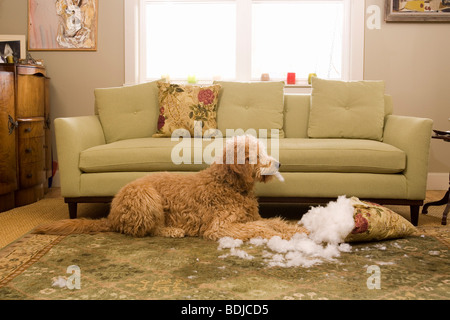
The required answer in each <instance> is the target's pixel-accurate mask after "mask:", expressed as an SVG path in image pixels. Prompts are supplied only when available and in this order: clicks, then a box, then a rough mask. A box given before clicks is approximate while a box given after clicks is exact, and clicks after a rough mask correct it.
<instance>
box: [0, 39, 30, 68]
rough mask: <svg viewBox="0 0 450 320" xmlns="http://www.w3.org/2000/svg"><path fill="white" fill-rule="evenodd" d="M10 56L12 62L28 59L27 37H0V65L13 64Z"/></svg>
mask: <svg viewBox="0 0 450 320" xmlns="http://www.w3.org/2000/svg"><path fill="white" fill-rule="evenodd" d="M9 56H12V59H13V61H12V62H18V61H19V59H25V58H26V56H27V52H26V46H25V35H0V63H7V62H11V60H9V59H11V58H9V59H8V57H9ZM8 60H9V61H8Z"/></svg>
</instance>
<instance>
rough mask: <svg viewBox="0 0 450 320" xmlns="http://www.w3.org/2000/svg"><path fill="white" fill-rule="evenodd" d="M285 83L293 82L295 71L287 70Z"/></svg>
mask: <svg viewBox="0 0 450 320" xmlns="http://www.w3.org/2000/svg"><path fill="white" fill-rule="evenodd" d="M286 83H287V84H295V72H288V74H287V82H286Z"/></svg>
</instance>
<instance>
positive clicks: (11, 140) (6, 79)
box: [0, 71, 17, 195]
mask: <svg viewBox="0 0 450 320" xmlns="http://www.w3.org/2000/svg"><path fill="white" fill-rule="evenodd" d="M10 117H11V120H13V122H15V120H16V117H15V111H14V73H13V72H3V71H0V195H2V194H6V193H9V192H12V191H14V190H16V189H17V164H16V130H15V129H14V125H13V123H10V121H9V120H10ZM11 130H12V131H11Z"/></svg>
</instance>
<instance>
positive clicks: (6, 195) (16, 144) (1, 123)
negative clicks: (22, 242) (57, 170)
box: [0, 64, 52, 212]
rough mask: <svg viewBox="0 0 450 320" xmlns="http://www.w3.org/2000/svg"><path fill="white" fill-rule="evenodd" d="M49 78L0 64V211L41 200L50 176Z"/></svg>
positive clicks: (40, 70)
mask: <svg viewBox="0 0 450 320" xmlns="http://www.w3.org/2000/svg"><path fill="white" fill-rule="evenodd" d="M48 86H49V78H47V77H46V70H45V68H43V67H40V66H29V65H17V64H0V212H1V211H5V210H9V209H11V208H14V207H18V206H22V205H26V204H30V203H32V202H35V201H37V200H39V199H41V198H42V197H43V196H44V193H45V192H46V190H47V188H48V179H49V178H50V177H51V175H52V152H51V132H50V104H49V89H48Z"/></svg>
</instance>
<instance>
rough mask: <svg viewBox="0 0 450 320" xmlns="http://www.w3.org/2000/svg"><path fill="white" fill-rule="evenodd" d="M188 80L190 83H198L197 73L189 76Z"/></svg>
mask: <svg viewBox="0 0 450 320" xmlns="http://www.w3.org/2000/svg"><path fill="white" fill-rule="evenodd" d="M187 82H188V83H190V84H196V83H197V78H196V77H195V75H190V76H188V78H187Z"/></svg>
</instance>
